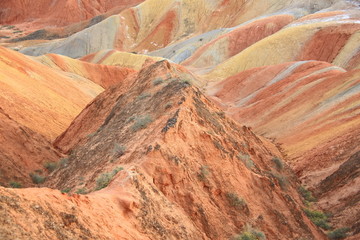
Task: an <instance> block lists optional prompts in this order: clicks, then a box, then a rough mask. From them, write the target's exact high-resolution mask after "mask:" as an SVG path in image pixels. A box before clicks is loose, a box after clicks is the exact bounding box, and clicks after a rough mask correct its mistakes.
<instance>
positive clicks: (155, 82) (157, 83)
mask: <svg viewBox="0 0 360 240" xmlns="http://www.w3.org/2000/svg"><path fill="white" fill-rule="evenodd" d="M163 82H164V80H163V79H162V78H157V79H155V80H154V81H153V85H154V86H157V85H159V84H162V83H163Z"/></svg>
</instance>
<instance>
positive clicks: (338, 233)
mask: <svg viewBox="0 0 360 240" xmlns="http://www.w3.org/2000/svg"><path fill="white" fill-rule="evenodd" d="M348 231H350V229H349V228H338V229H335V230H334V231H331V232H329V233H328V234H327V235H328V237H329V238H330V239H344V238H346V237H347V234H346V233H347V232H348Z"/></svg>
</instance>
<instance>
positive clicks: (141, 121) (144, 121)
mask: <svg viewBox="0 0 360 240" xmlns="http://www.w3.org/2000/svg"><path fill="white" fill-rule="evenodd" d="M152 121H153V120H152V118H151V117H150V116H149V115H145V116H141V117H138V118H136V119H135V123H134V125H132V127H131V130H132V131H133V132H136V131H138V130H140V129H143V128H146V127H147V126H148V125H149V124H150V123H152Z"/></svg>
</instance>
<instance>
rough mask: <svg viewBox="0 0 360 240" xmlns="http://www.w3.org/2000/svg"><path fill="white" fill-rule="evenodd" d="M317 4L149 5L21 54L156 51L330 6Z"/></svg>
mask: <svg viewBox="0 0 360 240" xmlns="http://www.w3.org/2000/svg"><path fill="white" fill-rule="evenodd" d="M316 2H317V3H316V6H315V8H314V4H311V3H309V2H308V1H306V2H303V3H302V2H296V3H290V5H289V2H288V1H287V0H281V1H276V0H269V1H245V0H242V1H235V0H231V1H220V0H213V1H205V0H199V1H190V0H182V1H176V0H147V1H145V2H143V3H142V4H139V5H138V6H136V7H133V8H129V9H127V10H125V11H123V12H122V13H121V14H119V15H114V16H112V17H109V18H107V19H106V20H104V21H102V22H100V23H98V24H96V25H94V26H92V27H90V28H88V29H85V30H83V31H81V32H78V33H76V34H74V35H72V36H70V37H69V38H67V39H64V40H59V41H54V42H49V43H46V44H41V45H37V46H33V47H28V48H25V49H23V50H22V52H24V53H26V54H29V55H42V54H45V53H58V54H62V55H67V56H70V57H75V58H77V57H82V56H85V55H87V54H90V53H93V52H97V51H100V50H102V49H111V48H115V49H118V50H121V51H129V52H131V51H137V52H138V51H142V52H147V51H153V50H157V49H160V48H163V47H165V46H167V45H169V44H170V43H173V42H176V41H180V40H184V39H186V38H188V37H189V36H193V35H199V34H202V33H206V32H209V31H211V30H215V29H220V28H224V27H234V26H237V25H239V24H241V23H244V22H246V21H249V20H251V19H253V18H256V17H259V16H263V15H270V14H272V13H275V12H278V11H280V10H282V9H285V8H286V9H287V8H289V7H292V8H300V9H301V11H302V12H305V13H309V12H313V11H317V10H320V9H322V8H324V7H329V6H330V5H331V3H330V1H327V0H323V1H316Z"/></svg>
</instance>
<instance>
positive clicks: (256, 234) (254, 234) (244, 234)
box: [232, 225, 266, 240]
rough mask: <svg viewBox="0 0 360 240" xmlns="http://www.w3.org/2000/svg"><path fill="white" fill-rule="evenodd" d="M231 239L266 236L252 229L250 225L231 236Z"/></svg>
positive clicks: (263, 238) (263, 239)
mask: <svg viewBox="0 0 360 240" xmlns="http://www.w3.org/2000/svg"><path fill="white" fill-rule="evenodd" d="M232 239H233V240H266V236H265V234H264V233H263V232H261V231H259V230H257V229H254V228H252V227H250V226H248V225H247V226H246V227H245V230H244V231H243V232H242V233H241V234H239V235H237V236H235V237H233V238H232Z"/></svg>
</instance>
